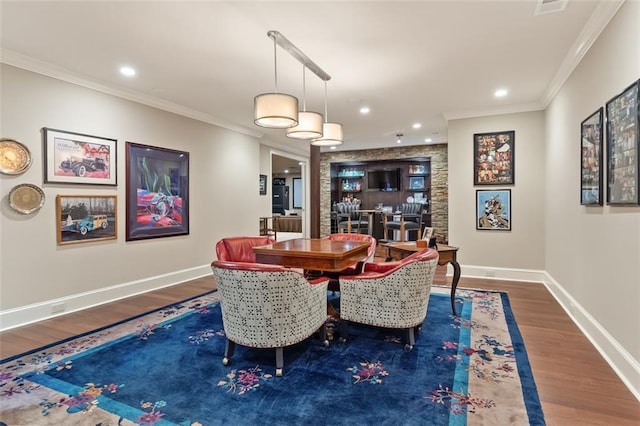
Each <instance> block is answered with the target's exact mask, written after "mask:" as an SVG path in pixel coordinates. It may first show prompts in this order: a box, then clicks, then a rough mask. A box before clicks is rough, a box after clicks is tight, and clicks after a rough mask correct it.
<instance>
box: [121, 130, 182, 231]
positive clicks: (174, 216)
mask: <svg viewBox="0 0 640 426" xmlns="http://www.w3.org/2000/svg"><path fill="white" fill-rule="evenodd" d="M126 148H127V150H126V154H127V155H126V157H127V206H126V213H127V223H126V230H127V235H126V240H127V241H132V240H142V239H148V238H159V237H173V236H177V235H188V234H189V153H188V152H184V151H176V150H173V149H168V148H158V147H154V146H148V145H140V144H136V143H132V142H127V144H126Z"/></svg>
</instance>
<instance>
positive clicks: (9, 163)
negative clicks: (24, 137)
mask: <svg viewBox="0 0 640 426" xmlns="http://www.w3.org/2000/svg"><path fill="white" fill-rule="evenodd" d="M29 166H31V152H29V148H27V147H26V146H25V145H23V144H21V143H20V142H18V141H15V140H13V139H4V138H3V139H0V173H3V174H5V175H17V174H20V173H24V172H25V171H26V170H27V169H28V168H29Z"/></svg>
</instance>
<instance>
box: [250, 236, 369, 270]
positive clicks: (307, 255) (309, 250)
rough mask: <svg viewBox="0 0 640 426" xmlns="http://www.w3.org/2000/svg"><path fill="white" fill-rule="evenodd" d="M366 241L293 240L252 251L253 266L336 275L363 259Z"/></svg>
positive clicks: (367, 244) (367, 245)
mask: <svg viewBox="0 0 640 426" xmlns="http://www.w3.org/2000/svg"><path fill="white" fill-rule="evenodd" d="M368 248H369V243H368V242H366V241H342V240H325V239H316V238H294V239H292V240H286V241H278V242H276V243H273V244H267V245H264V246H256V247H253V252H254V253H255V255H256V262H257V263H269V264H274V265H282V266H286V267H289V268H302V269H305V270H313V271H325V272H339V271H341V270H343V269H345V268H348V267H349V266H352V265H354V264H355V263H358V262H359V261H361V260H365V259H366V258H367V256H368V255H367V250H368Z"/></svg>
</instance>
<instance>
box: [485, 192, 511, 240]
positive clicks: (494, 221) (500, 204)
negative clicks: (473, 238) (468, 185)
mask: <svg viewBox="0 0 640 426" xmlns="http://www.w3.org/2000/svg"><path fill="white" fill-rule="evenodd" d="M476 229H477V230H479V231H511V190H510V189H495V190H489V189H476Z"/></svg>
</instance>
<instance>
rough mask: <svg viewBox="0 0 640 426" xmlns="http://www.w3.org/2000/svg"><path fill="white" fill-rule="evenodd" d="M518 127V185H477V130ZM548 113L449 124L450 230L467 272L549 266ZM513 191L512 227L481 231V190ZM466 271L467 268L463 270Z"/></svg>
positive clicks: (482, 131) (460, 259)
mask: <svg viewBox="0 0 640 426" xmlns="http://www.w3.org/2000/svg"><path fill="white" fill-rule="evenodd" d="M503 130H515V143H514V144H512V145H513V148H514V155H515V185H479V186H474V185H473V134H474V133H487V132H496V131H503ZM544 151H545V145H544V114H543V112H542V111H538V112H529V113H520V114H505V115H497V116H491V117H480V118H470V119H465V120H454V121H450V122H449V234H450V240H451V242H452V244H453V245H455V246H459V247H460V251H459V261H460V262H461V263H463V264H464V265H467V271H466V273H469V272H471V269H470V267H471V266H473V267H475V268H478V269H477V270H473V273H474V275H476V276H477V275H480V276H490V275H491V274H492V273H493V274H495V275H496V276H500V273H501V271H500V270H497V269H496V268H509V269H530V270H538V271H542V270H544V250H545V247H544V203H545V201H544V182H545V174H544V170H545V166H544ZM482 189H489V190H492V189H510V190H511V231H479V230H476V190H482ZM462 273H463V275H465V270H464V269H463V270H462Z"/></svg>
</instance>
